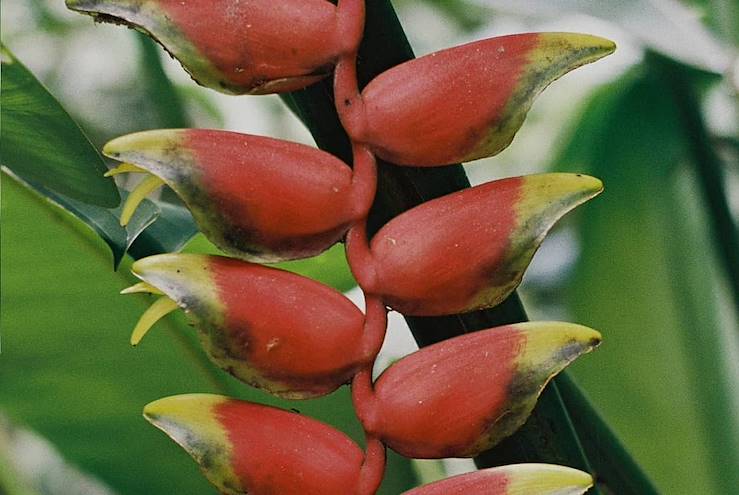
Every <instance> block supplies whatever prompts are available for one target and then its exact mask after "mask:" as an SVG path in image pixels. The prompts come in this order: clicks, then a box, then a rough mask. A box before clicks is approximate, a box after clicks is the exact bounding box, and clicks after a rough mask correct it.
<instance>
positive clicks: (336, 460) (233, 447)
mask: <svg viewBox="0 0 739 495" xmlns="http://www.w3.org/2000/svg"><path fill="white" fill-rule="evenodd" d="M144 417H145V418H146V419H147V420H148V421H149V422H150V423H152V424H153V425H154V426H156V427H157V428H159V429H160V430H162V431H164V432H165V433H166V434H167V435H169V436H170V437H171V438H172V440H174V441H175V442H177V443H178V444H179V445H180V446H181V447H182V448H183V449H185V450H186V451H187V453H188V454H190V455H191V456H192V458H193V459H195V461H196V462H197V463H198V464H199V465H200V468H201V470H202V471H203V473H204V474H205V476H206V477H207V478H208V480H209V481H210V482H211V483H213V485H215V486H216V487H217V488H218V490H220V491H221V493H224V494H227V495H244V494H246V493H248V494H250V495H266V494H276V493H279V494H281V495H298V494H299V495H345V494H347V493H354V492H355V491H356V488H354V487H356V486H357V485H358V483H359V473H360V468H361V465H362V462H363V460H364V454H363V452H362V450H361V449H360V448H359V447H358V446H357V445H356V444H355V443H354V442H353V441H352V440H351V439H350V438H349V437H347V436H346V435H344V434H343V433H341V432H339V431H337V430H335V429H333V428H331V427H330V426H328V425H325V424H323V423H321V422H318V421H316V420H314V419H311V418H308V417H306V416H302V415H300V414H298V413H294V412H288V411H284V410H281V409H276V408H273V407H268V406H263V405H260V404H253V403H250V402H244V401H240V400H235V399H230V398H228V397H223V396H219V395H208V394H188V395H178V396H174V397H167V398H164V399H160V400H157V401H154V402H152V403H150V404H148V405H147V406H146V407H145V408H144Z"/></svg>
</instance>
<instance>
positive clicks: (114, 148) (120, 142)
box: [103, 129, 185, 159]
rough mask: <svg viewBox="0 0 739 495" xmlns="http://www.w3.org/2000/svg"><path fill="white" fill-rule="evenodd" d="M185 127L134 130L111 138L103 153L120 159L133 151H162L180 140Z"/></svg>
mask: <svg viewBox="0 0 739 495" xmlns="http://www.w3.org/2000/svg"><path fill="white" fill-rule="evenodd" d="M183 132H185V130H184V129H155V130H151V131H141V132H134V133H132V134H126V135H124V136H120V137H117V138H115V139H111V140H110V141H108V142H107V143H105V146H103V154H104V155H105V156H107V157H110V158H116V159H119V158H121V157H122V156H124V155H127V154H128V153H132V152H139V153H140V152H146V151H161V150H163V149H165V148H167V147H169V146H173V145H177V144H179V142H180V139H181V136H182V133H183Z"/></svg>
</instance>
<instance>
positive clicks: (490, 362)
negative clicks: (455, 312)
mask: <svg viewBox="0 0 739 495" xmlns="http://www.w3.org/2000/svg"><path fill="white" fill-rule="evenodd" d="M525 343H526V339H525V336H524V335H523V334H522V333H521V332H519V331H517V330H515V329H514V328H513V327H510V326H506V327H498V328H494V329H489V330H483V331H481V332H474V333H471V334H466V335H463V336H459V337H455V338H453V339H449V340H446V341H443V342H440V343H438V344H435V345H432V346H429V347H426V348H424V349H422V350H420V351H418V352H415V353H413V354H411V355H409V356H407V357H405V358H403V359H402V360H400V361H398V362H397V363H395V364H394V365H392V366H391V367H390V368H388V370H386V371H385V372H384V373H383V374H382V375H381V376H380V378H379V379H378V380H377V382H376V384H375V399H374V404H373V407H374V415H373V419H372V424H370V425H368V426H369V429H370V431H373V432H374V433H375V434H377V435H378V436H379V437H380V438H381V439H382V441H383V442H385V443H386V444H387V445H388V446H389V447H390V448H392V449H393V450H395V451H397V452H399V453H401V454H403V455H405V456H407V457H416V458H440V457H459V456H460V455H468V454H469V449H470V447H471V446H472V445H474V444H475V443H476V441H477V440H478V439H479V438H480V436H481V435H483V433H484V432H485V431H486V429H487V427H488V426H489V425H490V423H492V422H493V421H495V420H497V419H498V418H499V417H500V416H501V414H503V413H504V412H505V410H504V409H503V406H504V405H505V404H506V399H507V398H508V386H509V384H510V383H511V380H512V378H513V376H514V374H515V371H516V366H515V363H516V357H517V356H518V355H519V353H520V352H521V350H522V349H523V346H524V345H525Z"/></svg>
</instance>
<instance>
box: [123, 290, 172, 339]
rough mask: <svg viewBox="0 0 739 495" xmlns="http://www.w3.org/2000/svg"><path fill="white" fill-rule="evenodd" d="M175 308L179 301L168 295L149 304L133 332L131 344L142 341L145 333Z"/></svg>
mask: <svg viewBox="0 0 739 495" xmlns="http://www.w3.org/2000/svg"><path fill="white" fill-rule="evenodd" d="M175 309H177V303H176V302H174V301H173V300H172V299H170V298H168V297H166V296H164V297H160V298H159V299H157V300H156V302H154V304H152V305H151V306H149V309H147V310H146V311H144V314H143V315H141V318H139V321H138V323H136V328H134V329H133V333H132V334H131V345H134V346H135V345H138V343H139V342H141V339H143V338H144V335H146V333H147V332H148V331H149V329H150V328H151V327H152V326H154V324H155V323H156V322H157V321H159V320H161V319H162V318H163V317H165V316H166V315H168V314H169V313H171V312H172V311H174V310H175Z"/></svg>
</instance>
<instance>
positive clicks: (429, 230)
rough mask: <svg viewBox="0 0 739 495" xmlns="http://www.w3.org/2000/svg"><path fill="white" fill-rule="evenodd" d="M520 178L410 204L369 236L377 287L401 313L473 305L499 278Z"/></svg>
mask: <svg viewBox="0 0 739 495" xmlns="http://www.w3.org/2000/svg"><path fill="white" fill-rule="evenodd" d="M524 181H525V179H524V178H521V177H515V178H511V179H504V180H500V181H494V182H489V183H487V184H483V185H481V186H477V187H474V188H471V189H466V190H464V191H460V192H457V193H454V194H450V195H448V196H444V197H441V198H438V199H435V200H433V201H428V202H426V203H423V204H422V205H420V206H417V207H415V208H413V209H411V210H409V211H407V212H405V213H403V214H401V215H399V216H397V217H396V218H394V219H393V220H391V221H390V222H388V223H387V224H386V225H385V226H384V227H383V228H382V229H380V231H379V232H378V233H377V234H376V235H375V236H374V237H373V238H372V242H371V245H370V246H371V251H372V255H373V258H374V264H375V267H376V270H377V279H378V281H377V287H376V288H375V289H377V292H378V293H380V294H382V295H383V299H384V300H385V302H386V303H387V304H388V305H389V306H391V307H392V308H394V309H396V310H398V311H400V312H401V313H403V314H408V315H441V314H454V313H461V312H464V311H470V310H472V309H477V307H475V303H476V301H477V297H478V296H479V294H480V292H481V291H483V290H484V289H485V288H486V287H487V286H489V285H491V284H496V283H504V282H505V279H506V278H507V277H508V276H509V274H508V273H507V272H506V271H505V267H504V266H503V267H502V268H503V269H502V270H501V266H502V264H503V261H504V256H505V253H506V247H507V246H508V242H509V238H510V235H511V233H512V232H513V231H514V229H515V228H516V221H517V219H516V211H515V205H516V202H517V201H518V200H519V197H520V195H521V192H522V187H523V184H524Z"/></svg>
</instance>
